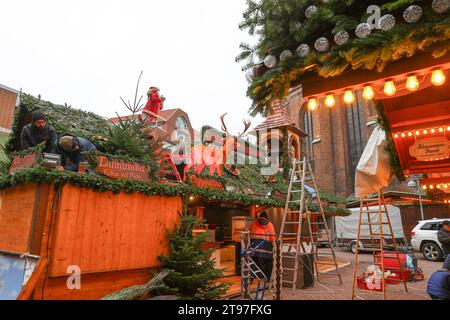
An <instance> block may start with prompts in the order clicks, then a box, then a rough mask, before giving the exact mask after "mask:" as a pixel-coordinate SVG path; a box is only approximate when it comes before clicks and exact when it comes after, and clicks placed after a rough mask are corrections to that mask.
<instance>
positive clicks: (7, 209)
mask: <svg viewBox="0 0 450 320" xmlns="http://www.w3.org/2000/svg"><path fill="white" fill-rule="evenodd" d="M35 199H36V185H35V184H28V185H23V186H17V187H15V188H11V189H7V190H3V191H1V208H0V250H4V251H10V252H16V253H25V252H28V251H29V250H28V248H29V238H30V230H31V226H32V222H33V221H32V220H33V219H32V218H33V212H34V207H35Z"/></svg>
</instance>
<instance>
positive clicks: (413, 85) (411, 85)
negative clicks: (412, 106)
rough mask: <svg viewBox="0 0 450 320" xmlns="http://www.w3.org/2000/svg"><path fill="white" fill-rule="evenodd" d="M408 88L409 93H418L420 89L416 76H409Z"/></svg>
mask: <svg viewBox="0 0 450 320" xmlns="http://www.w3.org/2000/svg"><path fill="white" fill-rule="evenodd" d="M406 88H407V89H408V90H409V91H416V90H417V89H419V80H417V77H416V76H409V77H408V79H407V80H406Z"/></svg>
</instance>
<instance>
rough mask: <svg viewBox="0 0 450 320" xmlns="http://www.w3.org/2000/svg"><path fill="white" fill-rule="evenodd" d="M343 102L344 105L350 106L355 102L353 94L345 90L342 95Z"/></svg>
mask: <svg viewBox="0 0 450 320" xmlns="http://www.w3.org/2000/svg"><path fill="white" fill-rule="evenodd" d="M344 102H345V103H346V104H352V103H353V102H355V95H354V94H353V92H352V91H351V90H346V91H345V93H344Z"/></svg>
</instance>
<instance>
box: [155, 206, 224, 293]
mask: <svg viewBox="0 0 450 320" xmlns="http://www.w3.org/2000/svg"><path fill="white" fill-rule="evenodd" d="M198 223H200V221H197V219H196V218H195V217H194V216H189V215H182V216H181V221H180V224H178V225H175V226H174V229H173V231H171V232H170V231H167V236H168V239H169V241H170V254H169V256H161V257H160V260H161V261H162V262H163V263H164V268H165V269H166V270H164V271H168V272H169V274H168V275H167V277H166V278H165V279H164V283H165V287H163V288H162V289H160V292H162V293H166V294H175V295H177V296H179V297H180V298H182V299H193V300H213V299H219V298H220V297H221V296H222V295H223V294H225V293H226V291H227V290H228V287H229V284H227V283H218V282H217V280H218V279H219V278H220V277H222V276H223V270H220V269H215V268H214V260H212V259H211V258H210V255H211V253H212V250H204V249H202V248H201V244H202V243H204V242H205V240H206V238H207V237H208V234H207V233H204V234H200V235H198V236H194V235H193V232H192V231H193V229H194V228H195V226H196V225H197V224H198Z"/></svg>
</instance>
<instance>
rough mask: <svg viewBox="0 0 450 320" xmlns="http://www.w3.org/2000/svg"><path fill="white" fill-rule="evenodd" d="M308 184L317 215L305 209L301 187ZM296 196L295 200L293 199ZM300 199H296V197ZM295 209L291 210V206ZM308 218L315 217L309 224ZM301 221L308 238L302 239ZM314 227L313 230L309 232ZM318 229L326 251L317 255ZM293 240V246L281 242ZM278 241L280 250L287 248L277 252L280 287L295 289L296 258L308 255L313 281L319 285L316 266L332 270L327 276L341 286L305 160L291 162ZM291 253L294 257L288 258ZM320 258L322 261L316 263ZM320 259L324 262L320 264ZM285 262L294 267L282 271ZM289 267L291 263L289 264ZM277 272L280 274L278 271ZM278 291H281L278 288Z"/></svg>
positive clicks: (311, 175) (286, 242) (340, 278)
mask: <svg viewBox="0 0 450 320" xmlns="http://www.w3.org/2000/svg"><path fill="white" fill-rule="evenodd" d="M307 183H310V184H311V185H312V186H313V188H314V190H316V194H317V201H318V204H319V211H320V212H318V213H311V212H310V211H309V209H308V203H307V198H306V189H305V185H306V184H307ZM295 195H297V197H296V198H295V197H294V196H295ZM298 195H300V197H298ZM292 204H294V205H295V206H297V205H298V209H295V210H294V209H291V205H292ZM312 216H316V217H317V219H314V220H313V221H311V218H312ZM304 218H305V220H306V223H307V226H308V231H309V235H302V229H303V219H304ZM289 226H290V227H291V229H292V228H294V230H295V226H297V227H298V230H297V232H292V231H291V232H289V231H288V230H289V229H288V228H289ZM313 226H314V228H313ZM319 228H323V229H324V230H325V232H326V235H327V242H328V248H327V249H328V250H327V251H325V250H322V251H321V252H319V251H318V236H319ZM293 237H294V238H295V241H294V242H290V241H285V240H286V238H293ZM279 241H280V242H281V244H282V248H284V247H288V250H287V252H285V251H283V250H281V253H280V255H281V274H282V277H281V282H282V284H285V283H288V284H289V285H292V289H293V290H295V289H296V287H297V275H298V270H299V258H300V254H301V253H312V254H313V256H314V267H315V273H316V278H317V281H318V282H320V274H321V273H322V272H321V271H320V269H319V268H318V267H319V266H320V265H328V266H330V267H331V266H334V268H335V270H336V271H335V272H333V273H328V274H333V275H336V276H337V277H338V279H339V283H340V284H341V285H342V277H341V273H340V271H339V265H338V263H337V261H336V254H335V252H334V248H333V243H332V240H331V233H330V230H329V228H328V225H327V223H326V218H325V214H324V212H323V206H322V202H321V200H320V195H319V192H318V188H317V184H316V180H315V178H314V174H313V171H312V169H311V165H310V163H309V162H308V160H307V159H306V158H304V159H303V160H301V161H300V160H294V161H293V164H292V168H291V178H290V183H289V190H288V195H287V199H286V206H285V209H284V215H283V222H282V224H281V229H280V235H279ZM304 241H305V242H310V243H311V252H307V251H306V249H305V247H304V245H303V242H304ZM291 252H295V255H292V254H290V253H291ZM320 258H322V259H320ZM324 258H327V259H326V260H324ZM289 259H295V260H294V263H293V265H294V267H293V268H292V267H286V266H285V264H286V263H287V261H288V260H289ZM290 265H292V263H290ZM285 271H290V272H292V273H293V281H287V280H283V275H285V273H283V272H285ZM279 272H280V271H279ZM280 287H283V286H282V285H281V286H280Z"/></svg>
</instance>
